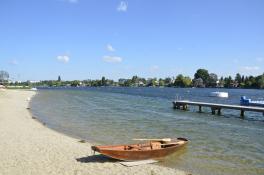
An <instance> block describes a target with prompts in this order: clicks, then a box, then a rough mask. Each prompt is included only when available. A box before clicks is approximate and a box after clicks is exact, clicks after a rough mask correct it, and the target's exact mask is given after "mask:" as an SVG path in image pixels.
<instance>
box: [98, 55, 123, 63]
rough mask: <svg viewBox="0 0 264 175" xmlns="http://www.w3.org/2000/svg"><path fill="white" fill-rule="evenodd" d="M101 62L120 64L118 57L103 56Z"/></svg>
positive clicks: (120, 59) (120, 60)
mask: <svg viewBox="0 0 264 175" xmlns="http://www.w3.org/2000/svg"><path fill="white" fill-rule="evenodd" d="M103 60H104V61H105V62H108V63H120V62H122V60H123V59H122V58H121V57H118V56H107V55H106V56H103Z"/></svg>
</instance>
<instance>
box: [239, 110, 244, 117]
mask: <svg viewBox="0 0 264 175" xmlns="http://www.w3.org/2000/svg"><path fill="white" fill-rule="evenodd" d="M244 116H245V111H244V110H241V112H240V117H241V118H244Z"/></svg>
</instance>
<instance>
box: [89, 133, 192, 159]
mask: <svg viewBox="0 0 264 175" xmlns="http://www.w3.org/2000/svg"><path fill="white" fill-rule="evenodd" d="M187 143H188V140H187V139H185V138H177V139H176V140H172V141H170V142H164V141H162V139H161V141H150V142H148V143H140V144H131V145H107V146H92V147H91V148H92V150H94V151H96V152H99V153H101V154H103V155H105V156H108V157H111V158H114V159H118V160H126V161H135V160H148V159H159V158H163V157H165V156H167V155H169V154H172V153H174V152H175V151H177V150H178V149H179V148H181V147H183V146H184V145H186V144H187Z"/></svg>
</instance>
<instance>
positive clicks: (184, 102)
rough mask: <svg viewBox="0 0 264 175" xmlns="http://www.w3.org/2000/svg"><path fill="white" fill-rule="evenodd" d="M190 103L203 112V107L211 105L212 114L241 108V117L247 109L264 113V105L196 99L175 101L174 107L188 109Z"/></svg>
mask: <svg viewBox="0 0 264 175" xmlns="http://www.w3.org/2000/svg"><path fill="white" fill-rule="evenodd" d="M188 105H190V106H198V107H199V112H202V107H209V108H211V110H212V114H216V111H217V114H218V115H221V110H222V109H233V110H240V116H241V117H244V113H245V111H252V112H261V113H262V114H263V115H264V108H263V107H254V106H241V105H229V104H217V103H206V102H194V101H187V100H182V101H173V107H174V109H182V110H187V109H188Z"/></svg>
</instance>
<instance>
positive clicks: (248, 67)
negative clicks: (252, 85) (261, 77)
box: [241, 66, 260, 71]
mask: <svg viewBox="0 0 264 175" xmlns="http://www.w3.org/2000/svg"><path fill="white" fill-rule="evenodd" d="M241 69H242V70H244V71H257V70H259V69H260V68H259V67H258V66H244V67H242V68H241Z"/></svg>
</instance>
